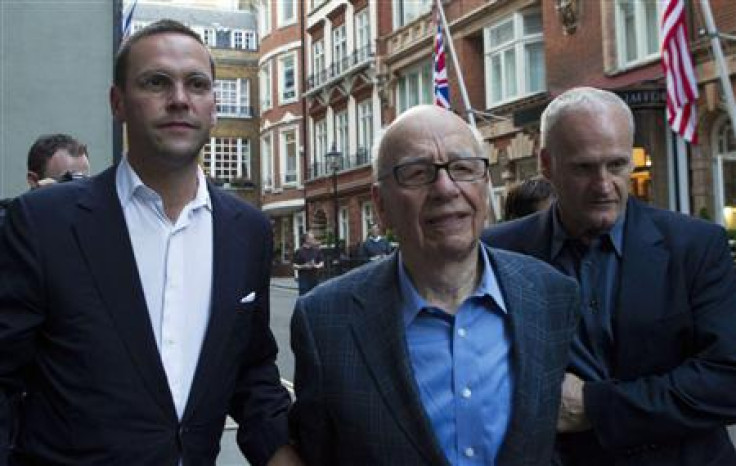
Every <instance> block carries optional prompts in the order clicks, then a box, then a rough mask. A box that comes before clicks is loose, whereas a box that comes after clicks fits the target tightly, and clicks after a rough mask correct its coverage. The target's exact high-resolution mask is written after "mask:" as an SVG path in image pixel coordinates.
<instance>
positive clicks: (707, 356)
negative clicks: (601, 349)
mask: <svg viewBox="0 0 736 466" xmlns="http://www.w3.org/2000/svg"><path fill="white" fill-rule="evenodd" d="M552 208H554V206H553V207H551V208H549V209H547V210H544V211H542V212H538V213H536V214H533V215H531V216H529V217H525V218H522V219H518V220H515V221H512V222H508V223H502V224H500V225H497V226H494V227H492V228H490V229H489V230H487V231H486V232H484V235H483V240H484V241H485V242H486V243H488V244H490V245H492V246H494V247H498V248H504V249H509V250H513V251H517V252H521V253H524V254H529V255H531V256H534V257H537V258H539V259H542V260H544V261H547V262H550V260H551V256H550V247H551V237H552V233H551V232H552V213H551V212H552V211H551V209H552ZM624 228H625V230H624V241H623V258H622V263H621V268H620V274H621V275H620V288H619V293H618V297H617V300H616V303H615V307H614V315H613V320H614V321H613V329H614V339H615V343H614V348H615V349H614V356H613V362H612V364H613V367H612V373H613V374H614V378H613V379H612V380H606V381H602V382H592V383H587V384H586V385H585V390H584V397H585V409H586V413H587V416H588V418H589V420H590V421H591V423H592V425H593V429H594V432H595V436H594V437H592V439H593V440H594V441H595V440H597V441H598V443H599V445H598V448H600V449H602V450H603V451H604V453H605V454H606V455H607V456H608V457H609V458H615V460H616V464H632V465H633V464H636V465H662V466H665V465H666V466H674V465H682V466H685V465H687V466H705V465H724V466H726V465H734V464H736V454H735V453H734V449H733V446H732V444H731V442H730V441H729V439H728V435H727V432H726V429H725V427H724V426H725V425H726V424H728V423H733V422H734V421H736V272H735V269H734V264H733V262H732V260H731V256H730V254H729V250H728V242H727V241H726V235H725V231H724V230H723V228H721V227H719V226H717V225H714V224H712V223H708V222H705V221H702V220H698V219H694V218H691V217H687V216H684V215H680V214H676V213H673V212H670V211H665V210H661V209H655V208H653V207H650V206H647V205H645V204H642V203H641V202H639V201H636V200H634V199H630V200H629V201H628V205H627V209H626V223H625V227H624ZM582 450H583V449H582V448H581V449H580V451H582ZM580 461H581V462H580V463H579V464H586V463H585V461H586V459H585V458H580ZM588 461H589V460H588Z"/></svg>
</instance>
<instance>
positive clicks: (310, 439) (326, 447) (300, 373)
mask: <svg viewBox="0 0 736 466" xmlns="http://www.w3.org/2000/svg"><path fill="white" fill-rule="evenodd" d="M291 347H292V349H293V351H294V358H295V361H294V363H295V374H294V387H295V389H296V401H295V402H294V406H293V407H292V410H291V413H290V414H289V427H290V431H291V435H292V438H293V439H294V441H295V442H296V446H297V449H298V451H299V454H300V455H301V457H302V459H303V460H304V461H305V462H306V464H307V465H309V466H329V465H332V464H335V462H334V459H333V458H331V452H332V451H333V450H334V448H332V447H331V444H332V442H333V441H334V440H335V438H336V437H335V436H334V435H333V432H332V427H331V424H330V421H329V418H328V415H327V412H326V409H325V406H324V398H323V393H322V377H323V371H322V364H321V362H320V356H319V352H318V350H317V345H316V343H315V341H314V336H313V334H312V330H311V328H310V325H309V320H308V319H307V316H306V313H305V303H304V300H303V299H302V298H300V299H299V300H298V301H297V304H296V308H295V309H294V314H293V316H292V319H291Z"/></svg>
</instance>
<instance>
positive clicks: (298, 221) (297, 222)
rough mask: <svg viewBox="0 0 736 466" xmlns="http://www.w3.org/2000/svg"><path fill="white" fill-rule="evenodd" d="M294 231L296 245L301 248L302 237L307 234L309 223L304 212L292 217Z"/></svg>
mask: <svg viewBox="0 0 736 466" xmlns="http://www.w3.org/2000/svg"><path fill="white" fill-rule="evenodd" d="M292 222H293V223H292V230H293V232H294V244H296V245H297V247H301V245H302V244H301V236H302V234H304V233H306V232H307V222H306V216H305V215H304V212H303V211H302V212H296V213H295V214H294V216H293V217H292Z"/></svg>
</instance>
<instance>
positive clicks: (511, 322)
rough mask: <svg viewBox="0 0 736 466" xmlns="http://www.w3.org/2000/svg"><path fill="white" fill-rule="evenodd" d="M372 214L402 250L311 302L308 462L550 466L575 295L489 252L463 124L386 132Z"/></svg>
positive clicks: (296, 340)
mask: <svg viewBox="0 0 736 466" xmlns="http://www.w3.org/2000/svg"><path fill="white" fill-rule="evenodd" d="M377 148H378V154H377V157H376V158H375V165H374V175H375V180H376V181H375V184H374V185H373V189H372V194H373V202H374V205H375V206H376V210H377V213H378V216H379V219H380V222H381V224H382V226H384V227H386V228H391V229H392V230H393V231H394V233H395V234H396V236H397V237H398V239H399V245H400V246H399V250H398V251H397V252H394V253H393V254H392V255H390V256H388V257H387V258H386V259H383V260H379V261H375V262H372V263H370V264H369V265H367V266H365V267H362V268H359V269H356V270H354V271H352V272H351V273H349V274H346V275H343V276H342V277H340V278H338V279H336V280H333V281H330V282H328V283H327V284H325V285H323V286H321V287H318V288H316V289H315V290H314V291H313V292H312V293H310V294H309V295H307V296H305V297H302V298H300V299H299V301H298V302H297V305H296V309H295V311H294V316H293V320H292V347H293V350H294V353H295V355H296V374H295V386H296V396H297V399H296V403H295V405H294V408H293V410H292V412H291V419H290V420H291V427H292V434H293V437H294V439H295V442H296V444H297V446H298V447H299V449H300V450H301V453H302V455H303V458H304V459H305V460H306V461H307V463H308V464H312V465H373V466H375V465H397V464H401V465H404V464H406V465H417V464H426V465H448V464H452V465H455V464H496V465H517V464H518V465H521V464H525V465H538V464H539V465H541V464H549V462H550V458H551V455H552V449H553V448H552V447H553V441H554V434H555V425H556V422H557V413H558V405H559V400H560V386H561V382H562V377H563V373H564V368H565V366H566V364H567V361H568V352H569V345H570V341H571V338H572V335H573V333H574V329H575V324H576V321H577V299H578V298H577V287H576V285H575V283H574V282H573V281H572V280H570V279H568V278H566V277H564V276H563V275H562V274H560V273H558V272H556V271H555V270H554V269H553V268H552V267H550V266H548V265H546V264H544V263H542V262H540V261H537V260H534V259H531V258H529V257H524V256H520V255H517V254H514V253H509V252H503V251H498V250H495V249H491V248H487V247H485V246H482V245H481V243H480V242H479V237H480V233H481V231H482V229H483V224H484V222H485V219H486V216H487V213H488V194H489V192H488V161H487V159H486V158H485V157H484V156H483V151H482V143H481V141H480V140H479V138H477V137H476V134H475V133H474V132H473V131H472V130H471V128H470V127H468V125H467V124H466V123H465V122H464V121H463V120H462V119H461V118H459V117H458V116H456V115H454V114H453V113H450V112H448V111H446V110H443V109H440V108H439V107H433V106H417V107H414V108H412V109H410V110H408V111H407V112H405V113H404V114H402V115H401V116H400V117H399V118H397V119H396V120H395V121H394V122H393V123H392V124H391V125H390V126H389V127H388V128H387V130H386V132H385V134H384V136H383V138H382V139H381V141H380V143H379V144H377Z"/></svg>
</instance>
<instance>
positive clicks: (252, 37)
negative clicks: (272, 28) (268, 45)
mask: <svg viewBox="0 0 736 466" xmlns="http://www.w3.org/2000/svg"><path fill="white" fill-rule="evenodd" d="M230 47H231V48H234V49H242V50H258V44H257V42H256V32H255V31H251V30H249V29H234V30H233V31H232V33H231V34H230Z"/></svg>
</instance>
